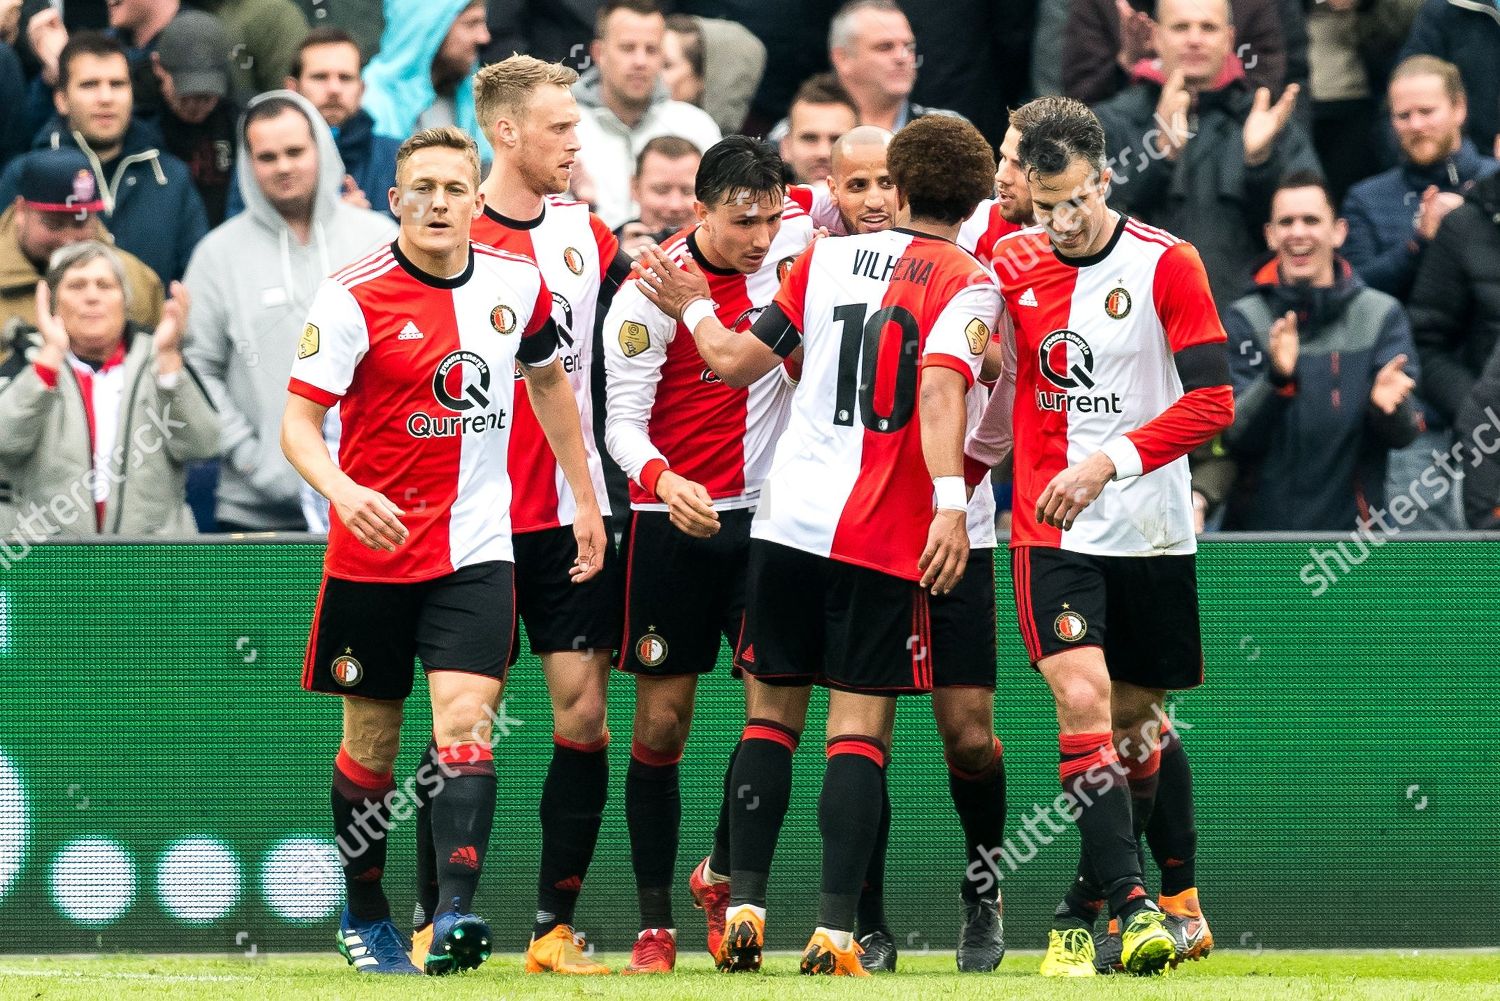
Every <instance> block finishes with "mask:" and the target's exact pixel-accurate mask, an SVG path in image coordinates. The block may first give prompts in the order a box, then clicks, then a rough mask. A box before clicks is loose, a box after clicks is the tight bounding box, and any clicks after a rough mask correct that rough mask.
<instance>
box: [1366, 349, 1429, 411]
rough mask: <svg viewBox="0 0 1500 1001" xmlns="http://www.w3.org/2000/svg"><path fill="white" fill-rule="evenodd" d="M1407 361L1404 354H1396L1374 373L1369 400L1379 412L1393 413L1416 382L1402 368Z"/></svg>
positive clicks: (1403, 401)
mask: <svg viewBox="0 0 1500 1001" xmlns="http://www.w3.org/2000/svg"><path fill="white" fill-rule="evenodd" d="M1407 361H1408V359H1407V357H1406V355H1397V356H1396V357H1394V358H1392V359H1391V360H1390V361H1388V362H1386V363H1385V364H1384V365H1383V366H1381V369H1380V371H1379V372H1377V373H1376V374H1375V385H1374V386H1373V387H1371V389H1370V402H1371V403H1373V404H1375V406H1376V407H1378V408H1379V409H1380V412H1381V413H1385V414H1394V413H1395V412H1396V408H1397V407H1399V406H1401V404H1403V403H1405V402H1406V398H1407V397H1408V396H1410V395H1411V391H1412V390H1413V389H1415V388H1416V386H1417V382H1416V380H1415V379H1413V378H1412V377H1411V376H1409V375H1407V374H1406V373H1405V372H1404V371H1402V369H1403V368H1404V367H1405V365H1406V362H1407Z"/></svg>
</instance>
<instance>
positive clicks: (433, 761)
mask: <svg viewBox="0 0 1500 1001" xmlns="http://www.w3.org/2000/svg"><path fill="white" fill-rule="evenodd" d="M424 779H425V781H423V780H424ZM444 781H446V779H445V778H444V777H443V766H442V763H441V762H439V761H438V756H437V741H436V740H433V741H429V742H428V744H427V755H426V757H424V758H423V759H422V763H421V764H420V765H418V766H417V788H416V800H417V905H416V907H415V908H414V909H413V911H412V918H411V925H412V927H413V928H421V927H423V926H425V925H430V924H432V916H433V915H434V914H435V913H437V900H438V876H437V849H436V848H434V847H432V792H433V790H434V789H437V788H439V787H440V786H441V783H443V782H444Z"/></svg>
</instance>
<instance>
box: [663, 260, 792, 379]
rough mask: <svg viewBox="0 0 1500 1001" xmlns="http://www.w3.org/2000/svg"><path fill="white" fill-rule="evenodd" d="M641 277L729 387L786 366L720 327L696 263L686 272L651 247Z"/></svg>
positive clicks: (756, 344) (748, 339)
mask: <svg viewBox="0 0 1500 1001" xmlns="http://www.w3.org/2000/svg"><path fill="white" fill-rule="evenodd" d="M635 275H636V279H637V284H638V285H639V286H640V289H641V294H642V295H644V296H645V297H646V298H647V299H648V300H650V302H651V303H652V304H654V305H655V306H656V308H657V309H659V310H661V311H662V312H663V313H665V314H666V315H667V316H670V317H671V318H672V319H673V320H675V321H678V322H680V323H681V324H682V325H683V326H684V327H686V328H687V329H688V330H689V331H690V332H691V333H692V335H693V341H694V342H695V343H696V344H697V345H698V353H699V354H700V355H702V356H703V360H704V361H706V362H708V367H709V368H711V369H713V370H714V372H715V373H716V374H717V375H718V376H719V378H720V379H723V380H724V382H725V384H726V385H730V386H735V387H742V386H748V385H750V384H751V383H753V382H755V381H756V380H757V379H759V378H760V377H761V376H763V375H765V374H766V373H767V372H769V371H771V370H772V369H773V368H775V367H776V366H777V365H779V364H781V356H779V355H777V354H776V353H775V352H773V351H771V350H769V349H768V348H767V347H766V346H765V344H763V343H762V342H761V341H760V340H758V339H756V338H753V337H747V336H746V335H745V333H744V332H743V331H737V330H730V329H729V328H728V327H726V326H724V324H722V323H720V322H719V319H718V317H716V316H715V315H714V303H713V297H712V295H711V294H710V292H709V288H708V280H707V279H705V278H704V277H703V272H702V271H700V270H699V269H698V265H697V264H695V263H694V262H693V261H692V259H691V258H689V259H688V261H687V266H686V267H683V266H681V265H679V264H678V263H677V262H676V261H673V260H672V259H671V258H670V257H668V256H667V255H666V254H664V253H662V251H661V248H659V247H647V248H645V249H644V250H642V251H641V256H640V257H638V258H636V261H635Z"/></svg>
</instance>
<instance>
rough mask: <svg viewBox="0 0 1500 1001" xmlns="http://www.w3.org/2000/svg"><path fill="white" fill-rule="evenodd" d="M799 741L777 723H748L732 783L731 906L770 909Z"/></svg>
mask: <svg viewBox="0 0 1500 1001" xmlns="http://www.w3.org/2000/svg"><path fill="white" fill-rule="evenodd" d="M800 736H801V734H800V733H798V732H797V731H795V730H792V729H791V728H790V727H786V726H783V725H782V724H780V723H777V722H775V721H773V720H762V719H752V720H747V721H746V723H745V732H744V735H743V736H742V737H741V738H740V746H739V750H738V751H737V752H736V753H735V757H734V771H733V773H732V776H731V778H730V782H729V785H730V788H731V789H732V790H733V792H734V795H733V796H732V797H731V798H730V801H729V857H730V863H729V869H730V872H729V877H730V884H729V903H730V906H735V905H738V904H753V905H754V906H756V907H765V906H766V880H767V878H768V877H769V875H770V872H771V856H773V855H775V854H776V839H777V838H778V837H779V836H780V834H781V822H782V821H783V820H784V819H786V808H787V803H788V802H789V801H790V799H791V795H792V752H793V751H795V750H796V749H797V740H798V738H799V737H800ZM860 871H861V872H863V867H861V870H860Z"/></svg>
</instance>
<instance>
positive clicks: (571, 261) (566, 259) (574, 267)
mask: <svg viewBox="0 0 1500 1001" xmlns="http://www.w3.org/2000/svg"><path fill="white" fill-rule="evenodd" d="M563 263H564V264H566V265H567V266H568V270H569V271H571V272H573V273H574V274H575V275H581V274H583V255H582V254H580V253H579V252H578V248H577V247H569V248H567V249H566V250H564V251H563Z"/></svg>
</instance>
